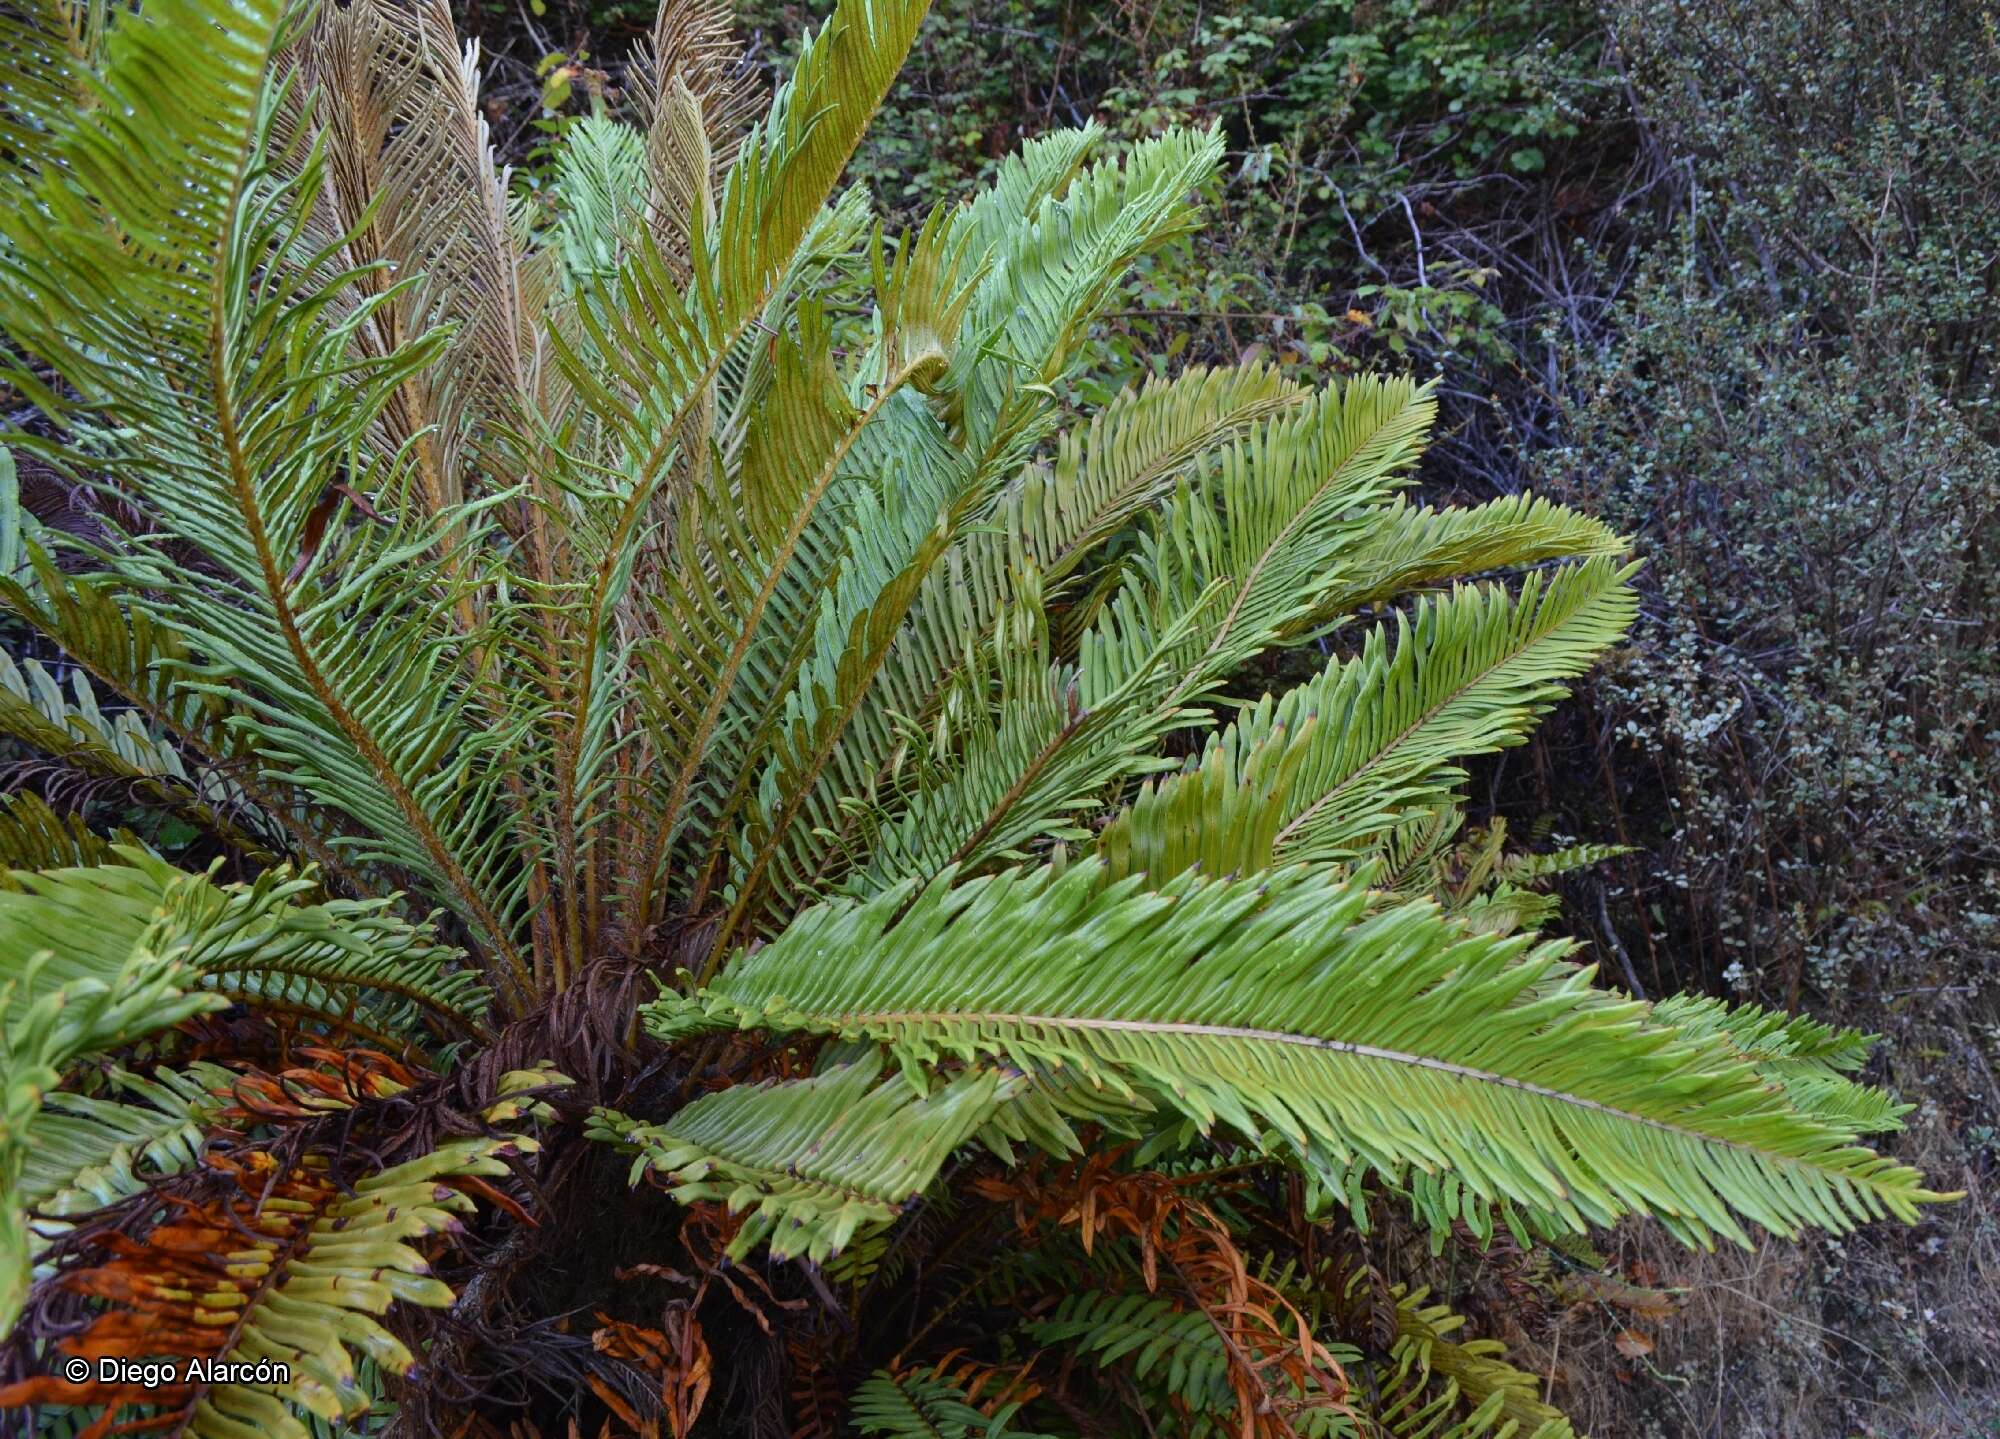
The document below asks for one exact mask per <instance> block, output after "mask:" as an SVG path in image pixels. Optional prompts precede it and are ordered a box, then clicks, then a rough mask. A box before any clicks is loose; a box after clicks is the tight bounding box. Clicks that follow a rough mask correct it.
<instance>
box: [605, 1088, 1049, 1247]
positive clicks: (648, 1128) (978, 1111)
mask: <svg viewBox="0 0 2000 1439" xmlns="http://www.w3.org/2000/svg"><path fill="white" fill-rule="evenodd" d="M881 1075H882V1060H881V1056H880V1054H879V1053H876V1052H873V1051H871V1052H869V1053H868V1054H867V1056H866V1057H864V1058H863V1059H861V1060H858V1061H857V1062H855V1063H853V1064H844V1065H840V1066H838V1067H836V1068H833V1069H831V1070H829V1071H828V1072H826V1073H825V1074H821V1075H817V1076H815V1077H813V1078H811V1079H801V1080H793V1081H789V1082H785V1083H777V1084H764V1085H738V1086H736V1087H735V1088H733V1089H724V1090H721V1091H719V1092H717V1093H715V1094H711V1095H708V1096H706V1097H705V1098H702V1099H699V1100H696V1101H695V1102H694V1103H693V1104H690V1105H688V1106H687V1108H685V1109H683V1110H681V1111H680V1112H679V1113H677V1114H675V1115H674V1116H673V1118H671V1119H669V1120H668V1121H667V1122H666V1123H664V1124H656V1125H654V1124H643V1123H641V1122H639V1121H638V1120H635V1119H631V1118H628V1117H627V1116H625V1115H622V1114H619V1113H617V1112H616V1111H615V1110H609V1109H600V1110H597V1111H596V1112H595V1114H594V1116H593V1119H592V1130H591V1132H592V1134H593V1135H594V1136H595V1137H596V1138H599V1139H605V1140H610V1141H614V1142H617V1143H620V1144H622V1145H625V1146H629V1147H633V1148H636V1149H637V1150H638V1157H637V1158H635V1159H634V1160H633V1162H632V1178H633V1180H634V1182H637V1180H638V1179H639V1177H640V1175H642V1174H644V1173H646V1172H648V1171H652V1172H654V1173H657V1174H659V1175H661V1176H662V1177H663V1178H665V1179H666V1180H668V1181H670V1182H671V1186H672V1187H671V1193H672V1194H673V1196H674V1197H675V1198H676V1199H678V1200H680V1201H681V1202H682V1203H683V1204H691V1203H694V1202H695V1201H697V1200H702V1199H718V1200H723V1201H726V1202H727V1203H728V1205H729V1208H730V1209H731V1211H732V1212H742V1211H745V1210H750V1211H753V1212H752V1213H751V1216H750V1218H749V1219H748V1221H747V1222H745V1224H744V1225H743V1228H742V1229H741V1231H740V1232H739V1233H738V1234H737V1236H736V1238H735V1239H734V1240H733V1241H732V1242H731V1244H730V1247H729V1253H730V1255H731V1256H732V1257H734V1258H741V1257H742V1256H743V1255H745V1254H747V1253H749V1252H750V1250H752V1249H753V1248H755V1247H756V1246H757V1245H758V1244H760V1243H762V1242H764V1241H765V1240H767V1239H768V1240H769V1241H770V1245H771V1252H772V1253H773V1254H774V1255H776V1256H777V1257H778V1258H780V1259H786V1258H790V1257H792V1256H794V1255H804V1256H806V1257H808V1258H810V1259H812V1260H813V1261H814V1262H815V1263H818V1262H823V1261H824V1260H826V1259H827V1258H828V1257H829V1256H830V1255H833V1254H835V1253H837V1252H839V1251H840V1250H841V1249H843V1248H845V1247H846V1245H847V1243H848V1242H849V1241H850V1240H851V1239H853V1238H854V1237H855V1236H856V1235H857V1234H858V1233H861V1232H863V1231H864V1230H865V1229H869V1228H873V1227H877V1226H880V1225H884V1224H888V1223H890V1222H891V1221H892V1220H894V1219H895V1217H896V1215H897V1213H898V1212H899V1209H900V1206H901V1205H903V1204H904V1203H906V1202H907V1201H909V1200H910V1199H913V1198H915V1197H916V1196H917V1195H918V1194H919V1193H921V1192H922V1191H923V1189H924V1187H925V1186H926V1185H928V1184H929V1183H930V1182H931V1180H932V1179H933V1178H935V1177H936V1175H937V1172H938V1170H939V1168H940V1167H941V1166H942V1165H943V1164H944V1162H945V1160H946V1159H947V1158H948V1157H949V1156H950V1155H951V1152H952V1151H953V1150H954V1149H956V1148H958V1146H959V1145H960V1144H962V1143H964V1142H965V1141H966V1139H968V1138H969V1137H970V1136H971V1135H972V1133H973V1131H974V1130H976V1129H977V1128H978V1127H979V1126H980V1125H981V1124H983V1123H985V1122H986V1120H987V1119H988V1118H989V1117H990V1116H991V1115H992V1113H993V1111H994V1109H995V1107H996V1106H997V1105H998V1104H1000V1103H1001V1102H1002V1101H1003V1100H1004V1099H1005V1098H1006V1097H1007V1096H1008V1094H1009V1093H1010V1092H1011V1091H1012V1088H1013V1085H1012V1083H1011V1082H1010V1081H1009V1079H1008V1078H1007V1077H1006V1076H1004V1075H1002V1074H1001V1073H1000V1072H999V1071H997V1070H993V1069H975V1070H969V1071H967V1072H966V1073H964V1074H962V1075H960V1076H959V1077H958V1078H957V1079H954V1080H952V1081H951V1082H950V1083H948V1084H946V1085H944V1086H943V1087H942V1088H940V1089H938V1090H936V1091H935V1092H925V1091H923V1090H921V1089H912V1088H911V1086H910V1084H909V1083H908V1082H907V1081H905V1080H903V1079H900V1078H890V1079H887V1080H883V1079H882V1078H881ZM878 1081H879V1082H878Z"/></svg>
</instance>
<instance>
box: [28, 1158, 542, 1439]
mask: <svg viewBox="0 0 2000 1439" xmlns="http://www.w3.org/2000/svg"><path fill="white" fill-rule="evenodd" d="M534 1147H535V1143H534V1141H533V1140H531V1139H526V1138H511V1139H510V1138H504V1137H503V1138H480V1139H461V1140H454V1141H452V1142H450V1143H448V1144H445V1145H443V1146H441V1147H439V1148H438V1149H435V1150H432V1151H431V1152H430V1153H428V1154H425V1155H423V1156H422V1157H420V1158H417V1159H413V1160H410V1161H408V1162H406V1163H403V1164H399V1165H397V1166H395V1167H394V1168H391V1169H386V1170H383V1171H382V1172H381V1173H379V1174H375V1175H372V1176H370V1177H368V1178H365V1179H360V1180H357V1181H355V1182H354V1183H353V1185H352V1187H351V1188H349V1187H347V1186H346V1185H343V1184H342V1183H340V1182H339V1181H338V1180H337V1179H336V1177H335V1176H334V1175H333V1174H332V1173H331V1172H330V1171H329V1170H328V1168H327V1166H326V1163H325V1161H324V1160H323V1159H318V1158H313V1157H309V1158H308V1159H307V1160H305V1161H303V1162H302V1163H301V1164H300V1165H299V1166H298V1167H296V1168H291V1169H289V1170H288V1169H286V1168H285V1167H284V1165H283V1164H282V1163H281V1162H280V1161H278V1160H276V1159H275V1158H274V1157H273V1156H272V1155H270V1154H267V1153H263V1152H258V1151H253V1152H251V1153H250V1154H249V1155H248V1156H247V1157H246V1158H245V1159H244V1160H243V1161H240V1162H239V1161H236V1160H232V1159H230V1158H227V1157H225V1156H220V1155H218V1156H214V1157H212V1158H211V1159H210V1160H209V1164H210V1165H211V1167H213V1168H214V1169H215V1170H216V1171H217V1172H218V1174H219V1175H220V1177H221V1178H222V1180H223V1181H224V1182H225V1183H226V1184H227V1186H228V1188H227V1190H226V1191H225V1192H224V1194H223V1195H222V1196H220V1197H218V1198H217V1199H215V1200H214V1201H212V1203H210V1204H208V1205H205V1206H198V1207H194V1208H191V1209H189V1210H186V1211H183V1212H180V1213H178V1214H176V1215H175V1217H172V1218H169V1219H166V1220H164V1221H162V1222H161V1223H160V1224H159V1225H157V1226H156V1227H155V1228H153V1229H152V1230H151V1232H150V1233H148V1234H147V1235H145V1237H144V1238H142V1239H133V1238H129V1237H127V1236H126V1235H124V1234H122V1233H113V1234H111V1235H109V1236H107V1237H106V1239H105V1243H106V1245H107V1247H109V1248H110V1249H111V1251H112V1254H113V1256H114V1257H112V1258H111V1259H110V1260H108V1261H107V1262H105V1263H104V1264H101V1265H98V1266H97V1267H95V1268H90V1269H82V1270H77V1271H73V1272H71V1273H69V1274H66V1275H65V1276H64V1277H63V1279H62V1281H61V1282H62V1284H63V1285H64V1286H65V1287H66V1288H69V1289H71V1290H73V1291H75V1292H77V1293H79V1294H84V1295H90V1296H98V1297H102V1298H105V1299H107V1300H110V1301H111V1302H112V1303H113V1305H114V1306H115V1307H113V1308H111V1309H109V1310H107V1311H106V1312H105V1313H103V1314H101V1315H100V1316H99V1317H98V1318H97V1319H96V1320H95V1321H93V1322H92V1324H91V1325H90V1327H89V1328H88V1329H86V1330H85V1331H84V1332H83V1333H81V1334H79V1335H75V1336H73V1337H71V1338H68V1339H65V1340H64V1341H63V1343H62V1346H61V1347H62V1348H63V1350H64V1351H65V1352H68V1353H70V1354H77V1355H82V1356H84V1357H86V1358H88V1359H92V1360H95V1359H100V1358H134V1357H138V1356H143V1355H152V1354H158V1353H160V1352H161V1351H162V1350H166V1351H168V1352H172V1353H176V1354H180V1355H183V1356H187V1357H189V1358H192V1359H198V1360H200V1361H203V1363H202V1365H200V1366H195V1368H194V1370H193V1371H192V1372H193V1373H194V1377H193V1378H192V1379H190V1378H189V1375H190V1373H191V1370H190V1369H189V1368H182V1367H177V1373H178V1375H179V1376H180V1377H179V1379H178V1381H177V1382H173V1383H169V1384H166V1385H161V1386H146V1385H142V1384H126V1383H119V1382H111V1383H98V1382H94V1381H93V1382H90V1383H87V1384H70V1383H68V1382H66V1381H64V1380H60V1379H55V1378H42V1379H29V1380H25V1381H23V1382H21V1383H18V1384H14V1385H11V1386H9V1387H7V1388H6V1389H0V1405H19V1404H39V1403H51V1402H54V1403H67V1404H86V1405H102V1406H104V1409H105V1411H106V1414H107V1416H116V1415H120V1414H121V1413H122V1411H125V1410H127V1409H128V1408H130V1407H134V1406H145V1407H147V1408H152V1409H157V1410H160V1411H165V1413H166V1414H167V1415H169V1416H170V1418H169V1421H168V1422H171V1423H174V1424H176V1425H177V1426H178V1429H179V1432H182V1433H186V1434H190V1435H196V1436H201V1439H241V1436H243V1435H244V1434H247V1433H252V1432H255V1433H261V1434H265V1435H269V1436H273V1439H308V1436H309V1435H310V1434H311V1432H312V1430H311V1429H310V1428H309V1427H308V1424H307V1423H306V1422H305V1421H304V1419H303V1418H302V1417H301V1416H300V1414H299V1413H298V1411H299V1410H303V1411H305V1413H306V1414H310V1415H312V1416H315V1417H316V1418H318V1419H321V1420H324V1421H327V1422H334V1421H338V1420H341V1419H343V1418H347V1419H352V1418H354V1417H356V1416H357V1415H359V1414H361V1413H363V1412H365V1410H366V1409H367V1407H368V1396H367V1393H366V1391H365V1390H364V1389H363V1388H362V1386H361V1385H360V1384H359V1383H358V1382H357V1378H356V1373H355V1365H354V1357H353V1356H354V1355H361V1356H364V1357H366V1358H367V1359H369V1360H371V1361H372V1362H373V1363H375V1364H376V1365H378V1366H380V1367H381V1368H382V1369H384V1370H386V1371H388V1372H390V1373H394V1374H401V1373H404V1372H406V1371H408V1370H409V1369H410V1367H411V1366H412V1365H413V1364H414V1363H415V1362H416V1360H415V1356H414V1355H413V1354H412V1353H411V1352H410V1350H409V1349H408V1348H407V1347H406V1346H405V1345H404V1344H403V1342H402V1341H401V1340H399V1339H398V1338H396V1336H395V1335H394V1334H392V1333H390V1331H389V1330H388V1329H387V1328H385V1327H384V1326H383V1325H382V1324H380V1323H379V1322H377V1320H376V1319H375V1318H374V1317H373V1316H376V1315H380V1314H384V1313H386V1312H387V1311H388V1309H389V1307H390V1305H391V1304H393V1303H396V1302H398V1301H401V1302H403V1303H406V1304H418V1305H427V1306H430V1307H433V1308H436V1307H440V1306H443V1305H447V1304H449V1303H451V1301H452V1298H453V1296H452V1292H451V1290H450V1289H449V1288H447V1287H446V1286H445V1285H444V1284H443V1283H442V1282H441V1281H439V1280H437V1279H435V1278H432V1277H431V1275H430V1264H429V1262H428V1260H427V1259H426V1257H425V1254H424V1252H423V1250H421V1249H419V1248H418V1247H417V1246H416V1244H415V1243H413V1241H420V1240H423V1239H426V1238H428V1237H429V1236H432V1235H438V1234H444V1233H450V1232H454V1231H456V1230H457V1229H459V1228H460V1224H461V1222H460V1220H459V1219H458V1217H457V1216H458V1215H460V1214H464V1213H467V1212H470V1211H471V1210H472V1208H473V1207H474V1206H473V1201H472V1199H471V1198H470V1197H469V1196H468V1195H467V1194H466V1193H464V1192H462V1191H461V1190H460V1189H458V1188H456V1187H454V1186H455V1184H456V1183H457V1182H459V1181H477V1180H479V1179H480V1177H481V1176H496V1175H504V1174H506V1173H508V1172H509V1171H508V1166H507V1164H506V1162H505V1159H504V1158H503V1156H505V1155H507V1154H509V1153H513V1152H517V1151H525V1150H531V1149H533V1148H534ZM260 1360H262V1361H266V1367H265V1369H264V1371H263V1372H264V1374H265V1375H266V1376H268V1375H269V1374H270V1373H271V1368H270V1366H272V1365H281V1366H284V1370H285V1372H286V1373H288V1375H289V1377H288V1378H284V1379H275V1380H274V1379H270V1378H268V1377H266V1378H265V1379H262V1380H260V1379H258V1378H256V1377H254V1376H253V1374H252V1373H251V1372H248V1370H249V1366H252V1365H255V1364H256V1363H257V1362H258V1361H260ZM204 1375H214V1376H217V1377H203V1376H204Z"/></svg>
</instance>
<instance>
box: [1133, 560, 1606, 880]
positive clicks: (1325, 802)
mask: <svg viewBox="0 0 2000 1439" xmlns="http://www.w3.org/2000/svg"><path fill="white" fill-rule="evenodd" d="M1629 574H1630V570H1629V569H1626V568H1622V567H1620V566H1619V565H1618V564H1617V563H1616V562H1615V561H1612V560H1608V559H1597V560H1587V561H1585V562H1583V563H1582V564H1579V565H1575V566H1572V567H1569V568H1566V569H1563V570H1559V571H1557V572H1555V573H1554V574H1553V575H1549V576H1543V575H1540V574H1535V575H1530V576H1528V578H1527V579H1526V580H1525V581H1524V582H1523V585H1522V589H1521V593H1520V596H1519V597H1518V598H1516V597H1513V596H1511V595H1509V594H1508V593H1507V591H1506V590H1504V589H1502V588H1499V587H1497V586H1488V587H1463V588H1460V589H1457V590H1455V591H1454V592H1453V593H1452V594H1451V595H1449V596H1447V597H1443V598H1439V599H1426V600H1423V601H1421V602H1419V604H1418V606H1417V609H1416V613H1415V616H1414V618H1413V619H1404V618H1402V617H1400V616H1399V617H1398V620H1397V624H1396V639H1395V643H1394V645H1393V646H1392V645H1391V644H1390V641H1389V635H1388V632H1387V630H1386V629H1385V628H1384V627H1382V626H1377V627H1376V628H1375V629H1374V630H1373V631H1372V632H1371V633H1370V635H1369V637H1368V641H1367V644H1366V646H1365V647H1364V649H1363V651H1362V653H1361V655H1360V656H1359V657H1358V658H1356V659H1352V660H1345V661H1336V662H1335V663H1334V664H1332V665H1329V666H1328V667H1327V668H1326V669H1325V670H1324V671H1322V672H1321V674H1320V676H1319V677H1318V678H1317V679H1315V680H1312V681H1310V682H1308V683H1307V684H1304V685H1301V686H1300V687H1299V688H1297V689H1295V690H1293V691H1291V692H1290V693H1288V694H1287V695H1285V696H1284V698H1283V699H1280V700H1273V699H1272V698H1271V697H1269V696H1266V697H1265V699H1264V700H1263V702H1262V703H1261V704H1259V705H1258V706H1257V707H1256V708H1255V709H1253V710H1250V711H1248V712H1247V713H1245V714H1244V715H1243V717H1242V718H1240V719H1239V720H1237V721H1236V723H1235V724H1233V725H1231V726H1230V727H1229V728H1228V729H1227V730H1225V731H1224V732H1223V733H1222V734H1221V735H1219V736H1217V737H1216V738H1214V739H1212V740H1211V741H1210V742H1209V745H1208V748H1207V750H1206V751H1205V753H1204V754H1203V755H1202V757H1201V759H1200V760H1199V761H1198V762H1196V763H1194V764H1192V765H1191V766H1190V768H1189V769H1188V771H1187V772H1186V773H1185V774H1181V775H1177V776H1175V777H1174V778H1173V779H1170V780H1167V781H1164V782H1162V783H1160V784H1158V785H1157V786H1149V787H1148V788H1147V789H1146V791H1145V792H1144V793H1142V794H1141V795H1140V797H1139V798H1138V799H1137V800H1136V801H1135V802H1134V803H1133V805H1132V806H1131V808H1130V809H1129V810H1127V811H1126V812H1125V813H1124V814H1122V815H1120V816H1119V818H1118V819H1117V820H1116V821H1115V822H1113V823H1112V824H1111V825H1110V826H1109V827H1108V828H1107V829H1106V830H1105V832H1104V833H1103V835H1102V836H1101V838H1100V840H1099V843H1098V852H1099V853H1100V854H1102V855H1103V856H1104V857H1105V859H1106V862H1107V863H1108V864H1109V865H1110V866H1111V869H1112V871H1113V873H1115V874H1121V875H1122V874H1132V873H1139V872H1144V873H1146V874H1148V875H1150V876H1151V877H1152V878H1153V879H1154V880H1155V881H1158V880H1162V879H1165V878H1167V877H1169V876H1171V875H1174V874H1178V873H1180V872H1181V871H1183V870H1185V869H1188V868H1190V867H1199V868H1200V869H1201V870H1202V872H1204V873H1207V874H1218V875H1226V874H1236V875H1247V874H1250V873H1253V872H1255V871H1257V870H1259V869H1263V868H1265V867H1266V866H1268V865H1271V864H1274V863H1275V864H1283V863H1287V862H1293V861H1301V860H1303V861H1311V862H1316V863H1325V862H1329V861H1338V860H1344V859H1353V858H1355V857H1356V856H1357V855H1359V854H1361V853H1362V852H1363V851H1364V850H1365V848H1366V847H1367V846H1368V845H1369V844H1370V842H1371V841H1375V840H1377V839H1378V837H1380V836H1383V835H1385V834H1386V833H1387V832H1389V831H1391V830H1393V829H1394V828H1395V827H1396V826H1398V825H1399V824H1402V823H1403V822H1405V821H1406V820H1408V819H1410V818H1413V817H1416V816H1419V815H1421V814H1423V813H1424V812H1426V811H1428V810H1430V809H1432V808H1433V807H1435V806H1436V805H1438V804H1439V803H1440V802H1442V801H1444V800H1446V799H1448V798H1449V796H1450V795H1451V793H1452V791H1453V789H1454V787H1455V786H1456V785H1457V784H1458V783H1459V782H1460V780H1461V779H1462V777H1463V771H1462V770H1460V769H1459V768H1458V764H1457V762H1458V761H1459V760H1461V759H1463V758H1465V757H1468V756H1471V755H1476V754H1481V753H1486V752H1490V751H1492V750H1495V749H1499V748H1503V747H1505V746H1507V745H1510V744H1518V743H1520V742H1521V741H1522V739H1523V738H1525V736H1526V734H1527V731H1528V730H1529V728H1530V727H1531V726H1532V725H1533V724H1534V722H1535V720H1536V719H1537V718H1539V717H1540V716H1541V715H1542V714H1543V713H1544V712H1546V711H1547V709H1548V708H1549V707H1550V706H1551V705H1552V704H1553V703H1554V702H1555V701H1556V700H1558V699H1560V698H1561V697H1562V696H1563V695H1564V694H1565V693H1566V691H1565V690H1564V688H1563V686H1562V684H1561V681H1563V680H1565V679H1570V678H1573V677H1575V676H1576V675H1579V674H1581V673H1583V672H1584V670H1586V669H1587V668H1588V667H1589V666H1590V664H1591V663H1592V662H1593V661H1594V660H1595V659H1596V658H1597V656H1598V655H1599V654H1601V653H1602V652H1603V651H1604V650H1605V649H1606V648H1608V647H1609V646H1610V645H1612V644H1614V643H1616V642H1617V640H1618V639H1619V637H1620V636H1622V635H1623V634H1624V633H1625V630H1626V627H1627V626H1628V625H1629V624H1630V623H1631V618H1632V614H1633V611H1634V607H1635V605H1636V599H1635V597H1634V595H1633V592H1632V590H1631V588H1630V587H1629V586H1628V585H1627V584H1626V583H1625V580H1626V578H1627V576H1628V575H1629Z"/></svg>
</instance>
